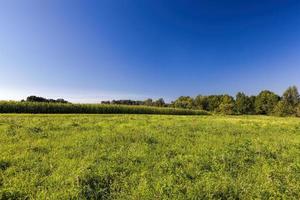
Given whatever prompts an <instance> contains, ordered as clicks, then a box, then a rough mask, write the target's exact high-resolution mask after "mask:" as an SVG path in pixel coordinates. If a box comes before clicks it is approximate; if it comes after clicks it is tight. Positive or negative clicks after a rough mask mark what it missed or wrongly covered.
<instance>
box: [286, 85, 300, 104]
mask: <svg viewBox="0 0 300 200" xmlns="http://www.w3.org/2000/svg"><path fill="white" fill-rule="evenodd" d="M282 100H283V101H284V102H285V103H286V104H287V105H290V106H292V107H295V106H296V105H297V104H298V103H299V102H300V96H299V92H298V89H297V87H296V86H291V87H289V88H288V89H287V90H286V91H285V92H284V93H283V95H282Z"/></svg>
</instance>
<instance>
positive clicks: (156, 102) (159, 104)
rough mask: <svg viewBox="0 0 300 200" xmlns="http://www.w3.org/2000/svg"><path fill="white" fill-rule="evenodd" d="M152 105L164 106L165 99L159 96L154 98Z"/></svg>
mask: <svg viewBox="0 0 300 200" xmlns="http://www.w3.org/2000/svg"><path fill="white" fill-rule="evenodd" d="M154 105H155V106H158V107H164V106H165V101H164V99H163V98H159V99H158V100H156V101H155V102H154Z"/></svg>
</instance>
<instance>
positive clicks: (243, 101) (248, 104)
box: [235, 92, 254, 114]
mask: <svg viewBox="0 0 300 200" xmlns="http://www.w3.org/2000/svg"><path fill="white" fill-rule="evenodd" d="M235 106H236V112H237V114H252V113H254V112H253V107H254V105H253V102H252V101H251V98H250V97H248V96H247V95H245V93H243V92H239V93H237V95H236V99H235Z"/></svg>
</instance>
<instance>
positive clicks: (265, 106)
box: [255, 90, 280, 114]
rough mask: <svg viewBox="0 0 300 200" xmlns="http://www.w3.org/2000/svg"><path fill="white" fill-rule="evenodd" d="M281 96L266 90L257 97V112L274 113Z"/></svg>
mask: <svg viewBox="0 0 300 200" xmlns="http://www.w3.org/2000/svg"><path fill="white" fill-rule="evenodd" d="M279 100H280V97H279V96H278V95H276V94H275V93H273V92H271V91H268V90H264V91H262V92H260V93H259V95H258V96H257V97H256V99H255V112H256V113H257V114H272V112H273V110H274V108H275V106H276V105H277V103H278V101H279Z"/></svg>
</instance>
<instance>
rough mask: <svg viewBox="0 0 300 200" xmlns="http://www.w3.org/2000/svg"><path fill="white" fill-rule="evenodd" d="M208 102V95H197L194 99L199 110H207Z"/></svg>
mask: <svg viewBox="0 0 300 200" xmlns="http://www.w3.org/2000/svg"><path fill="white" fill-rule="evenodd" d="M208 103H209V102H208V97H207V96H202V95H198V96H197V97H196V98H195V101H194V104H195V106H196V108H198V109H201V110H208Z"/></svg>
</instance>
